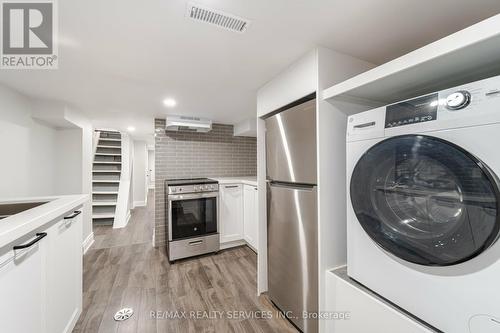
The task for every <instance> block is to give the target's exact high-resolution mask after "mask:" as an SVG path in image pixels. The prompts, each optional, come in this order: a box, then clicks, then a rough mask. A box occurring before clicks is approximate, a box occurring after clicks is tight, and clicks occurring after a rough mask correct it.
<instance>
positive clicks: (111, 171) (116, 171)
mask: <svg viewBox="0 0 500 333" xmlns="http://www.w3.org/2000/svg"><path fill="white" fill-rule="evenodd" d="M92 172H95V173H120V172H122V171H121V170H95V169H94V170H92Z"/></svg>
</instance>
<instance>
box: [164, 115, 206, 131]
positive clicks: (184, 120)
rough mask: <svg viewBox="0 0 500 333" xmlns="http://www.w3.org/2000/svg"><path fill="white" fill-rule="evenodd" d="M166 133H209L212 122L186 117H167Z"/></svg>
mask: <svg viewBox="0 0 500 333" xmlns="http://www.w3.org/2000/svg"><path fill="white" fill-rule="evenodd" d="M165 129H166V130H167V131H187V132H203V133H206V132H209V131H210V130H212V121H211V120H209V119H204V118H198V117H187V116H167V123H166V127H165Z"/></svg>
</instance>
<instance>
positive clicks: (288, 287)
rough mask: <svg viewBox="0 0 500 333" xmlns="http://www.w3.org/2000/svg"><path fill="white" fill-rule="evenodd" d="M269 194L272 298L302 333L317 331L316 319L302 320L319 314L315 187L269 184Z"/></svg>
mask: <svg viewBox="0 0 500 333" xmlns="http://www.w3.org/2000/svg"><path fill="white" fill-rule="evenodd" d="M267 191H268V196H267V198H268V205H267V207H268V215H267V216H268V224H267V227H268V231H267V233H268V234H267V235H268V244H267V245H268V274H269V275H268V294H269V297H270V299H271V300H272V301H273V302H274V303H275V304H276V305H277V306H278V307H279V308H280V310H282V311H284V312H285V313H286V312H287V311H291V312H292V316H291V317H289V319H290V320H291V321H292V322H293V323H294V324H295V325H296V326H297V327H299V328H300V329H301V330H302V331H303V332H306V333H312V332H317V331H318V322H317V320H314V319H308V320H305V319H304V318H303V311H307V312H309V313H312V312H317V311H318V245H317V244H318V234H317V189H316V186H312V187H305V186H304V187H297V186H296V185H293V184H276V183H268V185H267ZM294 317H297V319H295V318H294Z"/></svg>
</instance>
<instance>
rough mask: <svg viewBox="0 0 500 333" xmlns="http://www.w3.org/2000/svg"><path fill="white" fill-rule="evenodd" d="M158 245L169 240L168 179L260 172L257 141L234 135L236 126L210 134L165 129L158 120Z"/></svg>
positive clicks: (217, 126)
mask: <svg viewBox="0 0 500 333" xmlns="http://www.w3.org/2000/svg"><path fill="white" fill-rule="evenodd" d="M155 129H161V131H159V132H156V137H155V246H160V245H164V244H165V243H166V238H165V236H166V233H165V230H166V224H165V192H164V191H165V188H164V181H165V179H172V178H193V177H233V176H255V175H257V140H256V138H251V137H235V136H233V126H232V125H221V124H213V126H212V130H211V131H210V132H208V133H190V132H165V131H164V129H165V120H164V119H155Z"/></svg>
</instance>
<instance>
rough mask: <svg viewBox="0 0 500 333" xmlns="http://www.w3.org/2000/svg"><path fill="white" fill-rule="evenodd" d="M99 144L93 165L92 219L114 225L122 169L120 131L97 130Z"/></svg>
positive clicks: (102, 223) (95, 223)
mask: <svg viewBox="0 0 500 333" xmlns="http://www.w3.org/2000/svg"><path fill="white" fill-rule="evenodd" d="M96 132H97V133H98V140H97V146H96V150H95V154H94V162H93V167H92V221H93V223H94V225H113V222H114V219H115V212H116V205H117V200H118V188H119V185H120V176H121V170H122V139H121V134H120V133H119V132H110V131H96Z"/></svg>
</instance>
